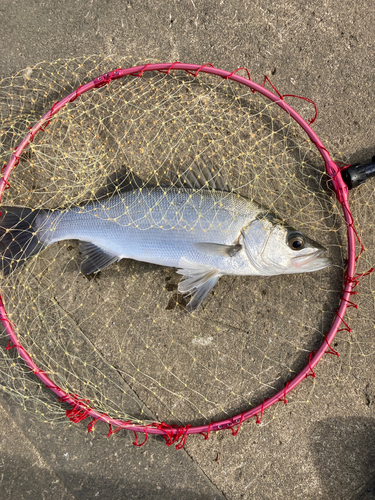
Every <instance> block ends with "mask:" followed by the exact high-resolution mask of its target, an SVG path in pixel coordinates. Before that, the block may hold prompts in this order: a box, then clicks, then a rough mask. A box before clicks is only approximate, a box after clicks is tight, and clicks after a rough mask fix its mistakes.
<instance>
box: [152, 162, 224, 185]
mask: <svg viewBox="0 0 375 500" xmlns="http://www.w3.org/2000/svg"><path fill="white" fill-rule="evenodd" d="M227 177H228V176H226V177H224V176H223V174H222V173H221V172H220V169H219V168H218V167H217V166H215V165H214V164H213V162H212V161H211V159H210V158H208V157H207V156H200V157H198V158H196V159H191V158H190V159H189V161H188V162H184V164H183V165H182V166H181V167H179V169H178V170H177V171H176V172H173V173H170V174H169V175H168V177H167V179H165V178H163V181H161V182H169V183H170V184H172V185H174V186H175V187H179V188H182V187H184V188H187V189H196V190H198V189H211V190H218V191H228V192H233V191H234V189H233V188H232V186H231V184H230V182H229V179H228V178H227Z"/></svg>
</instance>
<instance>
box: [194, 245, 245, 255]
mask: <svg viewBox="0 0 375 500" xmlns="http://www.w3.org/2000/svg"><path fill="white" fill-rule="evenodd" d="M193 247H194V248H195V249H196V250H198V252H201V253H205V254H207V255H213V256H214V255H217V256H219V255H220V256H222V257H233V256H234V255H236V253H237V252H239V251H240V250H241V249H242V245H238V244H237V245H221V244H219V243H193Z"/></svg>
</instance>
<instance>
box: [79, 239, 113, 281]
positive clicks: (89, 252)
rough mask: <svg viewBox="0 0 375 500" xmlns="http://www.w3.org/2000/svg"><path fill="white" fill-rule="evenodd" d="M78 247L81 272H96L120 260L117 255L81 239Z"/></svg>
mask: <svg viewBox="0 0 375 500" xmlns="http://www.w3.org/2000/svg"><path fill="white" fill-rule="evenodd" d="M80 249H81V253H82V258H83V260H82V263H81V272H82V274H92V273H97V272H99V271H102V270H103V269H105V268H106V267H108V266H110V265H111V264H113V263H114V262H117V261H118V260H120V258H119V256H118V255H114V254H113V253H111V252H108V250H104V249H103V248H100V247H98V246H96V245H94V244H93V243H90V242H86V241H82V242H81V245H80Z"/></svg>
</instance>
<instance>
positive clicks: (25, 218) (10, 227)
mask: <svg viewBox="0 0 375 500" xmlns="http://www.w3.org/2000/svg"><path fill="white" fill-rule="evenodd" d="M0 212H1V214H0V268H1V270H2V273H3V275H4V276H7V275H8V274H10V273H11V272H12V271H14V270H15V269H16V268H17V267H19V266H21V265H22V264H23V263H24V262H26V260H28V259H29V258H30V257H32V256H33V255H35V254H37V253H38V252H39V251H40V250H41V249H42V248H43V247H44V245H43V243H42V242H41V241H40V239H39V236H38V232H37V218H38V215H39V214H40V213H41V212H44V210H31V209H30V208H24V207H1V208H0Z"/></svg>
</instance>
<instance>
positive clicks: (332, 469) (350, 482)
mask: <svg viewBox="0 0 375 500" xmlns="http://www.w3.org/2000/svg"><path fill="white" fill-rule="evenodd" d="M310 440H311V448H312V451H313V461H314V463H315V466H316V468H317V470H318V472H319V474H318V475H319V477H320V479H321V483H322V489H323V491H325V495H326V497H327V498H331V499H334V498H335V499H336V498H344V497H341V496H338V495H342V494H343V492H344V491H345V492H346V493H345V494H346V496H345V498H346V499H352V500H370V499H373V498H375V418H353V417H350V418H340V417H338V418H334V419H328V420H321V421H320V422H319V423H318V424H317V425H316V426H315V428H314V430H313V432H312V434H311V436H310ZM369 478H371V479H370V480H369ZM338 492H340V493H338Z"/></svg>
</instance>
